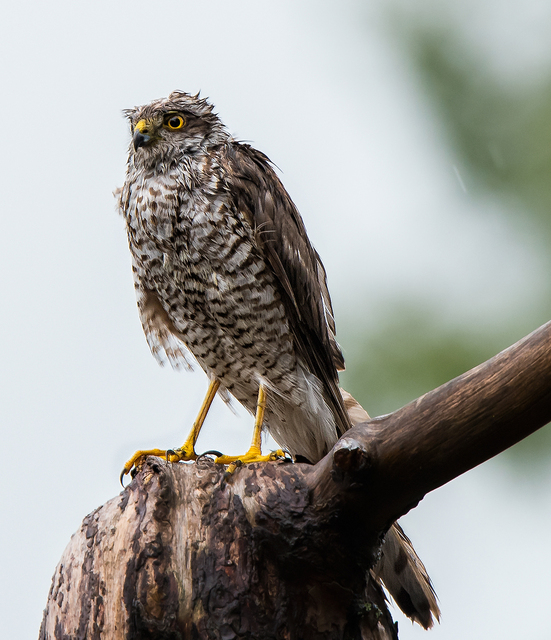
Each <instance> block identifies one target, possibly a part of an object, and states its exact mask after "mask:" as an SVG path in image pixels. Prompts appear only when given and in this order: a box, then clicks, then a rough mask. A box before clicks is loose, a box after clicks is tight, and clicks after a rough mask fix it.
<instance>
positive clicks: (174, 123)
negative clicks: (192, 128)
mask: <svg viewBox="0 0 551 640" xmlns="http://www.w3.org/2000/svg"><path fill="white" fill-rule="evenodd" d="M168 124H169V125H170V126H171V127H174V128H176V127H179V126H180V125H181V124H182V118H180V117H179V116H178V117H176V118H170V120H169V121H168Z"/></svg>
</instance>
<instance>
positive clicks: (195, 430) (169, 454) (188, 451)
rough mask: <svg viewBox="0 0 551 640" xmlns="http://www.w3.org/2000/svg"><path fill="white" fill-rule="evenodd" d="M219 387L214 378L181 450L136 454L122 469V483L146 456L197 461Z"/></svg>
mask: <svg viewBox="0 0 551 640" xmlns="http://www.w3.org/2000/svg"><path fill="white" fill-rule="evenodd" d="M219 387H220V381H219V380H217V379H216V378H213V379H212V380H211V381H210V384H209V388H208V390H207V395H206V396H205V399H204V400H203V404H202V405H201V409H200V410H199V413H198V415H197V418H196V419H195V422H194V423H193V427H191V431H190V433H189V436H188V437H187V439H186V441H185V442H184V444H183V445H182V446H181V447H180V448H179V449H168V450H167V449H148V450H146V451H136V453H135V454H134V455H133V456H132V457H131V458H130V460H128V462H127V463H126V464H125V465H124V467H123V469H122V472H121V483H122V479H123V477H124V476H125V475H127V474H128V473H130V471H131V469H132V467H134V466H135V465H136V463H137V462H138V460H139V459H140V458H143V457H144V456H158V457H159V458H166V460H167V461H168V462H180V461H181V460H195V459H196V458H197V454H196V453H195V443H196V442H197V438H198V437H199V433H200V431H201V427H202V426H203V423H204V422H205V418H206V417H207V413H208V412H209V409H210V405H211V404H212V401H213V400H214V398H215V396H216V392H217V391H218V388H219Z"/></svg>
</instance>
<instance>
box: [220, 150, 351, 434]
mask: <svg viewBox="0 0 551 640" xmlns="http://www.w3.org/2000/svg"><path fill="white" fill-rule="evenodd" d="M222 165H223V168H224V169H225V174H226V176H225V177H226V180H227V182H228V187H229V194H230V196H231V197H233V198H234V200H235V205H236V207H237V208H238V210H239V211H241V212H242V213H243V215H245V216H246V217H247V219H248V220H249V223H250V224H251V226H252V228H253V229H254V232H255V239H256V242H257V245H258V247H259V249H260V250H261V251H262V252H263V254H264V256H265V259H266V261H267V262H268V264H269V265H270V267H271V268H272V269H273V272H274V274H275V276H276V279H277V282H278V284H279V287H280V292H281V295H282V299H283V301H284V304H285V306H286V311H287V316H288V319H289V322H290V325H291V330H292V331H293V334H294V337H295V342H296V348H297V350H298V352H299V354H300V356H301V358H302V360H303V361H304V362H305V363H306V365H307V366H308V368H309V370H310V371H311V372H312V373H313V374H314V375H315V376H316V377H317V378H318V379H319V380H320V381H321V382H322V384H323V387H324V392H325V396H326V401H327V402H328V403H329V406H330V407H331V409H332V411H333V414H334V416H335V422H336V425H337V429H338V431H339V435H341V434H342V433H344V432H345V431H346V430H347V429H349V428H350V421H349V419H348V415H347V413H346V410H345V408H344V404H343V401H342V397H341V394H340V392H339V387H338V373H337V370H342V369H344V358H343V356H342V352H341V350H340V347H339V345H338V344H337V341H336V338H335V321H334V318H333V309H332V305H331V298H330V296H329V291H328V289H327V278H326V274H325V269H324V267H323V264H322V263H321V260H320V257H319V255H318V253H317V252H316V250H315V249H314V248H313V247H312V245H311V243H310V240H309V239H308V236H307V234H306V229H305V227H304V222H303V220H302V218H301V216H300V214H299V212H298V210H297V208H296V207H295V205H294V203H293V201H292V200H291V198H290V196H289V194H288V193H287V191H286V190H285V188H284V187H283V185H282V184H281V181H280V180H279V178H278V177H277V175H276V173H275V171H274V169H273V168H272V165H271V163H270V160H269V159H268V158H267V156H265V155H264V154H263V153H261V152H260V151H257V150H256V149H254V148H252V147H251V146H249V145H247V144H240V143H237V142H232V143H230V144H227V145H225V146H224V147H223V150H222Z"/></svg>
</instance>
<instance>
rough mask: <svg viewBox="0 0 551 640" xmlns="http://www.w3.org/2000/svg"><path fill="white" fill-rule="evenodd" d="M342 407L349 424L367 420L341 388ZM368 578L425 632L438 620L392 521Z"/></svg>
mask: <svg viewBox="0 0 551 640" xmlns="http://www.w3.org/2000/svg"><path fill="white" fill-rule="evenodd" d="M341 393H342V397H343V400H344V406H345V407H346V410H347V412H348V416H349V418H350V421H351V422H352V424H359V423H360V422H366V421H367V420H369V419H370V418H369V414H368V413H367V411H366V410H365V409H364V408H363V407H362V405H361V404H360V403H359V402H358V401H357V400H355V399H354V398H353V397H352V396H351V395H350V394H349V393H348V392H347V391H345V390H344V389H341ZM371 572H372V575H373V576H374V577H375V578H376V579H378V580H381V581H382V582H383V584H384V585H385V587H386V588H387V589H388V591H389V593H390V595H391V596H392V598H393V600H394V601H395V602H396V604H397V605H398V606H399V607H400V609H401V610H402V611H403V612H404V613H405V615H406V616H408V618H410V619H411V620H413V621H414V622H417V623H418V624H420V625H421V626H422V627H423V628H425V629H430V628H431V627H432V626H433V625H434V620H436V621H437V622H439V621H440V609H439V607H438V603H437V601H436V593H435V592H434V589H433V587H432V583H431V581H430V578H429V575H428V573H427V570H426V569H425V565H424V564H423V563H422V562H421V559H420V558H419V556H418V555H417V553H415V549H414V548H413V545H412V544H411V541H410V539H409V538H408V537H407V536H406V534H405V533H404V530H403V529H402V527H401V526H400V525H399V524H398V523H397V522H395V523H394V524H393V525H392V526H391V527H390V529H389V530H388V532H387V534H386V535H385V539H384V541H383V544H382V546H381V559H380V560H379V562H378V563H377V564H376V565H375V567H374V568H373V569H372V571H371Z"/></svg>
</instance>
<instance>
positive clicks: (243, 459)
mask: <svg viewBox="0 0 551 640" xmlns="http://www.w3.org/2000/svg"><path fill="white" fill-rule="evenodd" d="M265 412H266V388H265V387H264V385H263V384H260V387H259V389H258V400H257V403H256V416H255V420H254V431H253V440H252V442H251V446H250V448H249V450H248V451H247V453H245V454H244V455H242V456H218V457H217V458H216V459H215V462H216V463H217V464H229V465H230V466H229V467H228V470H227V472H226V473H227V474H232V473H233V472H234V471H235V469H236V468H237V467H238V466H241V465H242V464H248V463H250V462H268V461H270V460H278V459H279V458H285V452H284V451H283V450H282V449H278V450H277V451H272V452H271V453H269V454H268V455H266V456H263V455H262V450H261V437H262V423H263V422H264V413H265Z"/></svg>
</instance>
